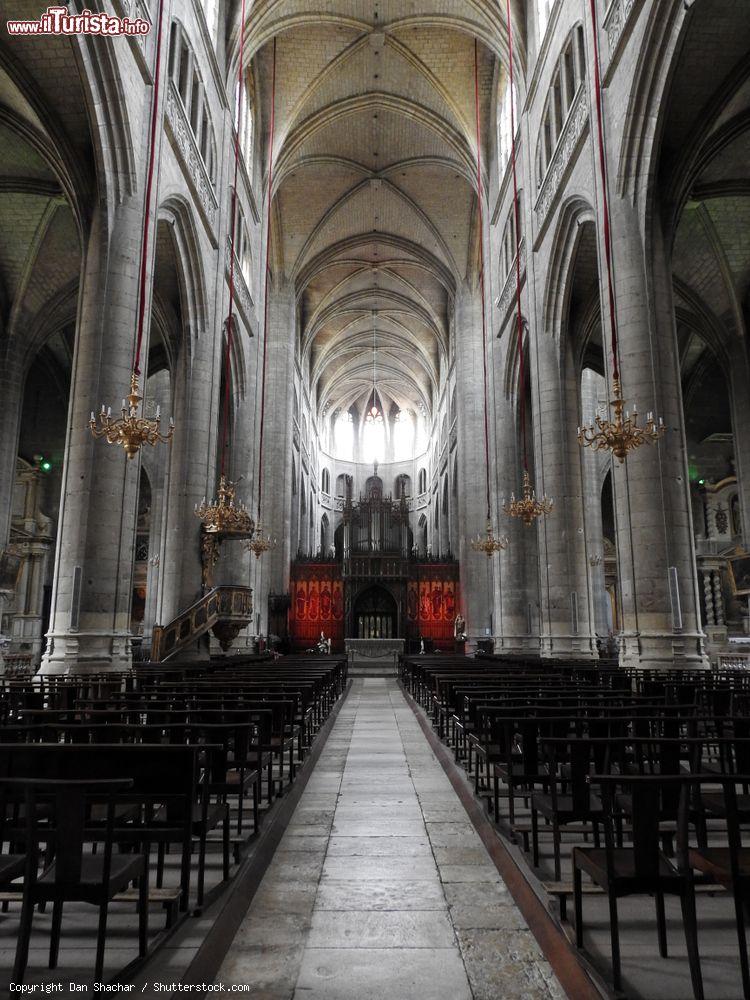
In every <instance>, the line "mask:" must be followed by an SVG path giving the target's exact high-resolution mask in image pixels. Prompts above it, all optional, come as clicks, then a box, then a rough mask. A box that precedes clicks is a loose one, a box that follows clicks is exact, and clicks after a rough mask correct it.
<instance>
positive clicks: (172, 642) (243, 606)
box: [151, 586, 253, 663]
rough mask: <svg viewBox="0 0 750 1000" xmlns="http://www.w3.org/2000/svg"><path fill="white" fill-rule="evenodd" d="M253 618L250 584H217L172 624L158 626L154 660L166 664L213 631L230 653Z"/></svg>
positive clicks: (153, 638) (155, 636)
mask: <svg viewBox="0 0 750 1000" xmlns="http://www.w3.org/2000/svg"><path fill="white" fill-rule="evenodd" d="M252 618H253V592H252V590H251V588H250V587H233V586H229V587H214V588H213V590H209V592H208V593H207V594H204V595H203V597H201V598H199V599H198V600H197V601H196V602H195V604H192V605H191V606H190V607H189V608H187V609H186V610H185V611H182V612H180V614H179V615H177V617H176V618H174V619H173V620H172V621H171V622H170V623H169V624H168V625H155V626H154V630H153V634H152V638H151V662H152V663H163V662H164V661H165V660H168V659H170V658H171V657H173V656H176V655H177V654H178V653H181V652H182V651H183V650H185V649H187V648H188V646H191V645H192V644H193V643H194V642H196V641H197V640H198V639H200V637H201V636H202V635H205V634H206V632H208V631H209V630H213V633H214V635H215V636H216V638H217V639H218V640H219V643H220V645H221V648H222V649H223V650H224V651H225V652H226V650H228V649H229V647H230V646H231V645H232V642H233V641H234V640H235V639H236V638H237V636H238V635H239V633H240V631H241V630H242V629H243V628H245V626H246V625H249V624H250V622H251V621H252Z"/></svg>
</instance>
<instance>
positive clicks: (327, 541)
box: [320, 514, 331, 556]
mask: <svg viewBox="0 0 750 1000" xmlns="http://www.w3.org/2000/svg"><path fill="white" fill-rule="evenodd" d="M330 548H331V527H330V524H329V523H328V515H327V514H324V515H323V516H322V518H321V519H320V552H321V555H324V556H327V555H328V551H329V549H330Z"/></svg>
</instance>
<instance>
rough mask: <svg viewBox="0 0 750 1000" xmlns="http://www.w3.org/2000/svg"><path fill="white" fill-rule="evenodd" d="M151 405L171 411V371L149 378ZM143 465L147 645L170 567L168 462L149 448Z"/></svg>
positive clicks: (145, 642)
mask: <svg viewBox="0 0 750 1000" xmlns="http://www.w3.org/2000/svg"><path fill="white" fill-rule="evenodd" d="M148 395H149V401H150V404H151V407H153V406H156V405H158V406H160V407H161V412H162V413H163V414H165V415H166V417H167V418H168V417H169V415H170V414H171V413H172V400H171V393H170V385H169V372H167V371H161V372H159V373H158V374H156V375H153V376H152V377H151V378H150V379H149V380H148ZM141 461H142V463H143V468H144V469H145V470H146V472H147V473H148V477H149V482H150V484H151V512H150V526H149V537H148V571H147V576H146V609H145V612H144V616H143V641H144V645H145V646H146V647H147V646H148V643H149V640H150V636H151V633H152V630H153V626H154V625H156V624H159V622H158V609H159V596H160V592H161V589H162V587H161V581H162V572H163V569H166V567H167V560H166V555H165V529H166V517H167V509H166V503H165V500H166V485H167V482H168V474H167V473H168V464H169V463H168V462H165V461H164V456H163V455H162V454H161V452H160V451H157V450H155V449H149V450H148V451H147V452H145V453H144V454H143V455H142V458H141Z"/></svg>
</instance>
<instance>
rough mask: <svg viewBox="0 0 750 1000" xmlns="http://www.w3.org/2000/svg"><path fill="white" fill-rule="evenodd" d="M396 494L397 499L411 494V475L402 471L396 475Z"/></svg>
mask: <svg viewBox="0 0 750 1000" xmlns="http://www.w3.org/2000/svg"><path fill="white" fill-rule="evenodd" d="M394 496H395V498H396V500H400V499H401V497H402V496H403V497H410V496H411V477H410V476H407V475H406V473H405V472H402V473H401V475H400V476H396V489H395V492H394Z"/></svg>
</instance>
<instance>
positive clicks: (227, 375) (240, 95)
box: [220, 0, 245, 476]
mask: <svg viewBox="0 0 750 1000" xmlns="http://www.w3.org/2000/svg"><path fill="white" fill-rule="evenodd" d="M239 59H240V63H239V69H238V71H237V124H236V130H235V133H234V183H233V185H232V201H231V209H230V215H231V219H230V224H229V225H230V229H229V250H230V252H229V310H228V313H227V341H226V349H225V354H224V403H223V412H222V427H221V438H220V441H221V461H220V468H221V475H222V476H223V475H224V474H225V471H226V462H227V452H228V451H229V404H230V401H231V393H230V388H231V381H232V340H233V337H234V258H235V253H234V241H235V236H236V232H237V179H238V177H239V167H240V136H241V135H242V110H243V104H244V96H245V87H244V83H245V0H242V10H241V13H240V56H239Z"/></svg>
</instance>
